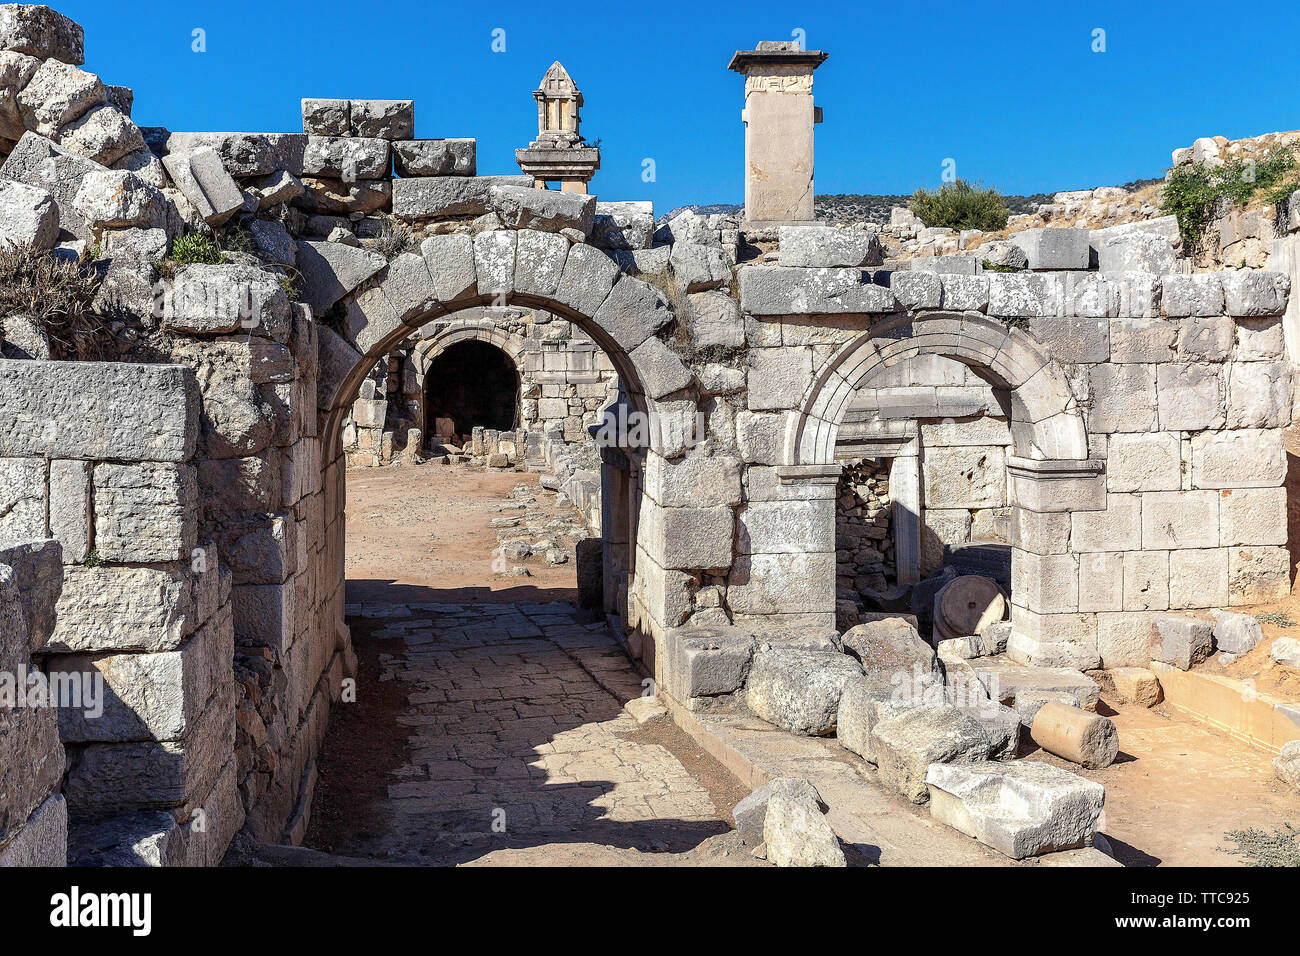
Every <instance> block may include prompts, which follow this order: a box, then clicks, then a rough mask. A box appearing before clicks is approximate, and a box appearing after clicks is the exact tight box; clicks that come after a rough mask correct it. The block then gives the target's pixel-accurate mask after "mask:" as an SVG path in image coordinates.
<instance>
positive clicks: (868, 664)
mask: <svg viewBox="0 0 1300 956" xmlns="http://www.w3.org/2000/svg"><path fill="white" fill-rule="evenodd" d="M843 640H844V651H845V653H846V654H851V655H852V656H853V657H856V658H857V659H858V661H860V662H861V664H862V671H863V673H864V674H865V675H866V676H865V677H864V678H863V679H864V680H865V681H866V684H867V686H868V687H869V689H870V690H871V692H872V693H873V694H874V695H876V696H878V697H880V698H881V699H886V698H887V699H890V700H893V699H896V698H898V697H900V696H914V694H912V693H911V692H912V691H916V692H923V691H924V690H926V689H928V688H930V687H934V686H937V685H940V684H941V683H942V673H943V672H942V669H941V668H940V666H939V661H938V658H937V656H936V655H935V652H934V649H933V648H931V647H930V645H929V644H927V643H926V642H925V641H923V640H922V639H921V636H920V634H919V633H918V632H917V628H916V623H915V621H914V620H909V619H908V618H905V617H902V616H897V617H883V616H882V617H880V618H878V619H877V620H871V621H867V622H865V623H863V624H858V625H856V626H855V627H852V628H850V629H849V630H847V631H845V632H844V637H843Z"/></svg>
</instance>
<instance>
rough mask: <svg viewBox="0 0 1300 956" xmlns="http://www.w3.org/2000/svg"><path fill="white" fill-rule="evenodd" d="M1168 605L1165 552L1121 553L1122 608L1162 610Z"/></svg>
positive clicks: (1166, 555) (1166, 553)
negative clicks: (1122, 557) (1122, 573)
mask: <svg viewBox="0 0 1300 956" xmlns="http://www.w3.org/2000/svg"><path fill="white" fill-rule="evenodd" d="M1168 607H1169V552H1168V551H1129V552H1127V553H1126V554H1125V555H1124V610H1126V611H1163V610H1165V609H1167V608H1168Z"/></svg>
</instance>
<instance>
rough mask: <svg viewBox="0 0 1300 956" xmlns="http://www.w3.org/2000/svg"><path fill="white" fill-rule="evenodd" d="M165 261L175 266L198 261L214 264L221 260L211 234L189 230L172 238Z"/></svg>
mask: <svg viewBox="0 0 1300 956" xmlns="http://www.w3.org/2000/svg"><path fill="white" fill-rule="evenodd" d="M167 261H168V262H169V263H171V264H172V265H173V266H174V267H177V268H179V267H181V266H192V265H195V264H198V263H202V264H204V265H210V266H215V265H217V264H219V263H220V262H221V249H220V248H219V247H218V246H217V243H216V240H214V239H213V238H212V237H211V236H208V235H204V234H203V233H201V232H190V233H186V234H185V235H183V236H177V237H176V238H175V239H173V240H172V247H171V251H169V252H168V253H167Z"/></svg>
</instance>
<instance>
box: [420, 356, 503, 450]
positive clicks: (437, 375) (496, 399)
mask: <svg viewBox="0 0 1300 956" xmlns="http://www.w3.org/2000/svg"><path fill="white" fill-rule="evenodd" d="M424 382H425V385H424V388H425V402H424V407H425V410H426V415H427V418H428V421H427V423H426V425H427V430H426V432H425V434H428V435H432V434H435V433H436V423H437V420H438V419H439V418H450V419H451V420H452V422H453V423H454V433H455V434H457V435H468V434H469V433H470V430H471V429H473V428H475V427H476V426H480V425H481V426H482V427H484V428H495V429H497V430H499V431H510V430H512V429H514V428H516V427H517V426H518V424H519V370H518V369H516V368H515V363H514V362H513V361H511V359H510V356H508V355H507V354H506V353H505V352H503V351H502V350H501V349H499V348H497V347H496V346H495V345H489V344H488V343H487V342H475V341H470V342H456V343H455V344H453V345H450V346H448V347H447V350H446V351H445V352H443V353H442V354H441V355H439V356H438V357H437V358H435V359H434V360H433V362H432V363H431V364H430V365H429V370H428V372H427V373H426V374H425V377H424Z"/></svg>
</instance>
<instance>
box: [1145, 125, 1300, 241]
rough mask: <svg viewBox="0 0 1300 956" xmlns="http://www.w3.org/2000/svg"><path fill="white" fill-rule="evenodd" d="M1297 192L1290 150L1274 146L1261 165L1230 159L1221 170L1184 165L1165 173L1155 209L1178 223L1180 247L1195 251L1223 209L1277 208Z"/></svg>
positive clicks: (1299, 164)
mask: <svg viewBox="0 0 1300 956" xmlns="http://www.w3.org/2000/svg"><path fill="white" fill-rule="evenodd" d="M1297 186H1300V158H1298V157H1297V153H1296V150H1295V148H1294V147H1291V148H1288V147H1284V146H1275V147H1273V148H1272V149H1270V150H1269V151H1268V152H1267V153H1265V154H1264V156H1263V157H1262V158H1261V159H1258V160H1254V159H1244V158H1238V159H1233V160H1231V161H1229V162H1227V163H1224V164H1223V165H1222V166H1208V165H1205V164H1203V163H1187V164H1185V165H1182V166H1175V167H1174V168H1173V169H1171V170H1170V171H1169V175H1168V177H1167V178H1166V180H1165V188H1164V189H1163V191H1162V192H1161V195H1160V208H1161V211H1162V212H1164V213H1166V214H1172V215H1174V216H1177V217H1178V231H1179V232H1180V233H1181V234H1182V237H1183V242H1184V243H1185V244H1186V245H1187V246H1188V248H1191V249H1198V248H1200V246H1201V243H1202V242H1203V241H1204V239H1205V232H1206V230H1207V229H1208V228H1209V226H1210V223H1211V222H1213V221H1214V219H1215V218H1216V217H1217V216H1219V215H1221V214H1222V213H1223V212H1225V211H1227V210H1228V209H1233V208H1238V209H1239V208H1242V207H1244V206H1246V205H1248V204H1249V203H1251V202H1252V201H1254V200H1257V199H1258V200H1262V201H1264V202H1266V203H1280V202H1282V201H1284V200H1286V199H1287V197H1289V196H1290V195H1291V193H1293V192H1294V191H1295V190H1296V188H1297Z"/></svg>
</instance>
